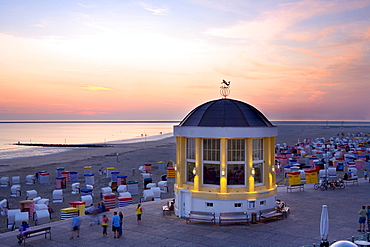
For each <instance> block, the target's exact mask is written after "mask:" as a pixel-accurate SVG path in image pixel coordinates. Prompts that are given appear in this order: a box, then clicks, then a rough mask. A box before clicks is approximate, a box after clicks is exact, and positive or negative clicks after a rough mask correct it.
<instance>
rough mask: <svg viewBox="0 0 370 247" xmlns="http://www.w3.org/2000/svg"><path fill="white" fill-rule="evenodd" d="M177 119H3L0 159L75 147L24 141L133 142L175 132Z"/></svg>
mask: <svg viewBox="0 0 370 247" xmlns="http://www.w3.org/2000/svg"><path fill="white" fill-rule="evenodd" d="M178 123H179V122H177V121H79V122H76V121H7V122H5V121H3V122H0V133H1V134H0V160H2V159H12V158H19V157H29V156H37V155H47V154H52V153H59V152H64V151H68V150H70V149H72V148H60V147H51V148H50V147H25V146H16V145H12V144H14V143H17V142H21V143H52V144H86V143H107V144H119V143H132V142H139V141H150V140H159V139H163V138H166V137H169V136H172V132H173V126H174V125H177V124H178Z"/></svg>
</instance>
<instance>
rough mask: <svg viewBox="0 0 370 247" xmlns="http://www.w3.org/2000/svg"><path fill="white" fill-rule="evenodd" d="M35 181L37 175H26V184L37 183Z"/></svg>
mask: <svg viewBox="0 0 370 247" xmlns="http://www.w3.org/2000/svg"><path fill="white" fill-rule="evenodd" d="M35 182H36V179H35V175H27V176H26V184H35Z"/></svg>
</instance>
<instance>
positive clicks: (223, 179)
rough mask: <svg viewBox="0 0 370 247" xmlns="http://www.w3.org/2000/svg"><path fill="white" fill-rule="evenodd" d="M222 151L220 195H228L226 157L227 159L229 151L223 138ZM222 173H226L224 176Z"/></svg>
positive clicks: (221, 141)
mask: <svg viewBox="0 0 370 247" xmlns="http://www.w3.org/2000/svg"><path fill="white" fill-rule="evenodd" d="M220 145H221V146H220V149H221V150H220V151H221V167H220V168H221V171H220V173H221V174H220V175H221V179H220V193H227V181H226V162H227V161H226V157H227V149H226V145H227V143H226V138H221V140H220ZM222 171H224V176H222Z"/></svg>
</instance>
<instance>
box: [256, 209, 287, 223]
mask: <svg viewBox="0 0 370 247" xmlns="http://www.w3.org/2000/svg"><path fill="white" fill-rule="evenodd" d="M272 218H276V219H278V218H280V219H283V218H284V215H283V213H280V212H278V210H276V208H268V209H263V210H260V220H264V221H266V220H268V219H272Z"/></svg>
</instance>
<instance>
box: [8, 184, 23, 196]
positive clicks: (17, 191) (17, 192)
mask: <svg viewBox="0 0 370 247" xmlns="http://www.w3.org/2000/svg"><path fill="white" fill-rule="evenodd" d="M10 196H11V197H18V196H21V186H20V185H19V184H16V185H12V187H10Z"/></svg>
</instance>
